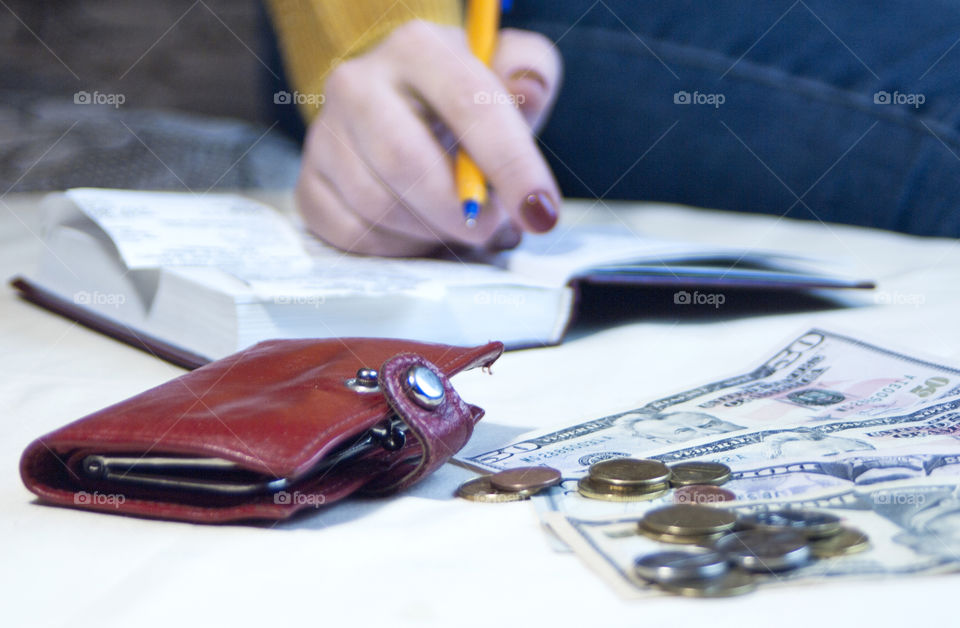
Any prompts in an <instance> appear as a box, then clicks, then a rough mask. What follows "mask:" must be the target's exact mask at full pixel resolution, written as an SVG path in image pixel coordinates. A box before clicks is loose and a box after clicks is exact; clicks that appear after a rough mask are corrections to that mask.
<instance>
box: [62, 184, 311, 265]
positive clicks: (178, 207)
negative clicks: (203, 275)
mask: <svg viewBox="0 0 960 628" xmlns="http://www.w3.org/2000/svg"><path fill="white" fill-rule="evenodd" d="M66 196H67V198H69V199H70V200H71V201H73V203H74V204H75V205H76V206H77V207H78V208H79V209H80V211H82V212H83V213H84V214H86V215H87V216H88V217H89V218H90V219H91V220H93V221H94V222H95V223H96V224H97V225H98V226H99V227H100V228H101V229H103V230H104V231H105V232H106V233H107V235H109V236H110V238H111V239H112V240H113V242H114V244H115V245H116V247H117V250H118V251H119V253H120V257H121V258H122V260H123V262H124V264H126V266H127V267H128V268H130V269H145V268H163V267H171V266H215V267H218V268H221V269H223V270H227V271H233V270H237V271H240V272H242V271H243V270H244V269H248V268H257V269H260V270H261V271H265V270H266V269H270V268H291V267H307V266H309V265H310V260H309V257H308V256H307V254H306V252H305V251H304V250H303V247H302V245H301V241H300V237H299V236H298V234H297V232H296V230H295V229H294V228H293V226H292V225H291V224H290V223H289V222H288V221H287V220H286V219H284V218H283V217H282V216H281V215H280V214H279V213H277V212H276V211H273V210H272V209H271V208H269V207H267V206H265V205H263V204H261V203H257V202H256V201H252V200H249V199H245V198H243V197H240V196H236V195H232V194H206V195H193V194H184V193H177V192H140V191H132V190H106V189H95V188H78V189H73V190H69V191H67V192H66Z"/></svg>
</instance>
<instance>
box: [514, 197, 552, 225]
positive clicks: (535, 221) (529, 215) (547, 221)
mask: <svg viewBox="0 0 960 628" xmlns="http://www.w3.org/2000/svg"><path fill="white" fill-rule="evenodd" d="M520 215H521V216H523V221H524V222H525V223H527V226H528V227H529V228H530V230H531V231H533V232H535V233H544V232H546V231H550V230H551V229H553V226H554V225H556V224H557V208H556V207H555V206H554V204H553V201H551V200H550V196H549V195H547V193H546V192H533V193H531V194H527V197H526V198H525V199H524V200H523V204H522V205H521V206H520Z"/></svg>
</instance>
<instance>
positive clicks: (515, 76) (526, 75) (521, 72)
mask: <svg viewBox="0 0 960 628" xmlns="http://www.w3.org/2000/svg"><path fill="white" fill-rule="evenodd" d="M507 78H509V79H510V80H511V81H522V80H525V79H527V80H531V81H534V82H536V83H539V84H540V87H542V88H543V89H544V90H546V89H547V79H545V78H543V75H542V74H540V73H539V72H537V71H536V70H534V69H533V68H520V69H517V70H514V71H513V72H511V73H510V75H509V76H508V77H507Z"/></svg>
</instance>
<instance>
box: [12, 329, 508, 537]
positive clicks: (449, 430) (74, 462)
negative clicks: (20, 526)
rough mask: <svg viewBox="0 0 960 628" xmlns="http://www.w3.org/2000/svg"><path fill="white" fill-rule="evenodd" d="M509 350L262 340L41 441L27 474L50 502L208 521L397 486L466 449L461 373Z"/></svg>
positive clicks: (468, 415)
mask: <svg viewBox="0 0 960 628" xmlns="http://www.w3.org/2000/svg"><path fill="white" fill-rule="evenodd" d="M502 351H503V345H502V344H501V343H499V342H492V343H489V344H487V345H484V346H480V347H473V348H465V347H452V346H447V345H438V344H426V343H416V342H409V341H405V340H387V339H380V338H345V339H331V340H272V341H267V342H262V343H260V344H257V345H254V346H252V347H250V348H249V349H246V350H244V351H241V352H239V353H236V354H234V355H231V356H228V357H226V358H223V359H222V360H217V361H216V362H212V363H210V364H207V365H205V366H203V367H200V368H198V369H197V370H195V371H192V372H190V373H187V374H186V375H183V376H181V377H178V378H177V379H174V380H171V381H169V382H167V383H165V384H162V385H160V386H157V387H156V388H152V389H150V390H148V391H146V392H144V393H141V394H139V395H137V396H135V397H132V398H130V399H127V400H126V401H122V402H120V403H118V404H115V405H113V406H110V407H108V408H105V409H103V410H100V411H99V412H95V413H93V414H90V415H88V416H86V417H84V418H82V419H80V420H78V421H75V422H73V423H71V424H69V425H67V426H65V427H63V428H60V429H59V430H56V431H55V432H52V433H50V434H47V435H46V436H43V437H41V438H39V439H37V440H36V441H34V442H33V443H31V444H30V445H29V446H28V447H27V449H26V451H24V454H23V457H22V459H21V462H20V473H21V476H22V478H23V481H24V483H25V484H26V486H27V488H28V489H30V490H31V491H32V492H33V493H35V494H36V495H37V496H38V497H39V498H40V500H41V501H44V502H49V503H52V504H58V505H63V506H72V507H79V508H87V509H91V510H98V511H102V512H114V513H123V514H131V515H140V516H146V517H157V518H164V519H178V520H184V521H195V522H208V523H213V522H226V521H236V520H244V519H283V518H286V517H289V516H291V515H292V514H294V513H295V512H297V511H299V510H302V509H304V508H310V507H316V506H321V505H327V504H331V503H333V502H335V501H337V500H339V499H342V498H343V497H346V496H347V495H350V494H351V493H354V492H356V491H362V492H364V493H367V494H382V493H388V492H391V491H396V490H399V489H402V488H404V487H407V486H409V485H411V484H413V483H414V482H416V481H418V480H420V479H421V478H423V477H424V476H426V475H427V474H429V473H431V472H432V471H434V470H435V469H436V468H437V467H439V466H440V465H442V464H443V463H444V462H446V461H447V460H448V459H449V458H450V456H452V455H453V454H454V453H456V452H457V451H458V450H459V449H460V448H461V447H463V446H464V445H465V444H466V442H467V440H468V439H469V438H470V435H471V433H472V431H473V425H474V423H476V422H477V421H478V420H479V419H480V418H481V417H482V416H483V410H482V409H480V408H478V407H477V406H473V405H470V404H467V403H465V402H464V401H463V400H461V399H460V397H459V396H458V395H457V392H456V391H455V390H454V389H453V387H452V386H451V384H450V381H449V379H448V378H449V377H451V376H452V375H454V374H456V373H458V372H460V371H463V370H466V369H470V368H474V367H477V366H483V367H488V366H490V365H491V364H492V363H493V362H494V361H495V360H496V359H497V358H498V357H499V356H500V354H501V353H502Z"/></svg>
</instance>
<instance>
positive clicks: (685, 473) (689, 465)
mask: <svg viewBox="0 0 960 628" xmlns="http://www.w3.org/2000/svg"><path fill="white" fill-rule="evenodd" d="M670 471H671V473H672V475H671V476H670V484H672V485H674V486H689V485H691V484H713V485H714V486H717V485H719V484H723V483H724V482H726V481H727V480H729V479H730V467H728V466H727V465H725V464H720V463H719V462H681V463H680V464H675V465H673V466H672V467H670Z"/></svg>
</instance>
